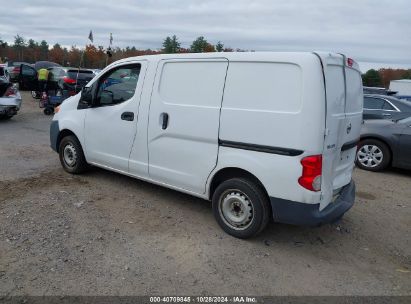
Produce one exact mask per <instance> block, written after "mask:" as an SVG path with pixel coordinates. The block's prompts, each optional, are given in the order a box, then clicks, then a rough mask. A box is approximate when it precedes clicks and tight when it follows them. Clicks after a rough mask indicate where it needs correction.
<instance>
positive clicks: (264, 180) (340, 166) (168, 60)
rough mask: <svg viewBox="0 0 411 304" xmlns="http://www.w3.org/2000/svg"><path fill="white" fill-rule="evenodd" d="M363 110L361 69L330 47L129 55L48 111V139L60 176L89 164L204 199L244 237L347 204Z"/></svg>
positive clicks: (316, 219) (320, 219)
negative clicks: (319, 49) (50, 113)
mask: <svg viewBox="0 0 411 304" xmlns="http://www.w3.org/2000/svg"><path fill="white" fill-rule="evenodd" d="M362 109H363V95H362V82H361V73H360V70H359V66H358V64H357V63H356V62H355V61H354V60H352V59H351V58H346V57H345V56H343V55H339V54H330V53H264V52H261V53H260V52H258V53H257V52H250V53H225V54H224V58H222V57H221V54H218V53H207V54H204V53H203V54H172V55H171V54H170V55H156V56H139V57H133V58H127V59H124V60H120V61H117V62H115V63H113V64H111V65H110V66H108V67H107V68H105V69H104V70H103V71H102V72H101V73H100V74H98V75H97V76H96V77H95V78H94V79H93V80H92V81H90V82H89V83H88V84H87V86H86V87H85V88H84V89H83V91H82V93H81V94H77V95H75V96H72V97H70V98H68V99H66V100H65V102H64V103H63V104H62V105H61V106H60V107H58V108H56V112H57V113H56V114H55V115H54V118H53V121H52V123H51V126H50V140H51V147H52V148H53V149H54V150H55V151H57V152H58V153H59V157H60V161H61V164H62V167H63V168H64V170H66V171H67V172H69V173H73V174H78V173H81V172H83V171H84V170H86V169H87V166H88V164H92V165H95V166H99V167H102V168H105V169H108V170H113V171H115V172H118V173H122V174H126V175H129V176H133V177H136V178H140V179H143V180H146V181H149V182H152V183H155V184H158V185H162V186H165V187H169V188H171V189H175V190H178V191H182V192H185V193H189V194H191V195H194V196H198V197H201V198H204V199H207V200H211V201H212V207H213V212H214V215H215V217H216V220H217V222H218V223H219V225H220V226H221V227H222V228H223V229H224V230H225V231H226V232H227V233H229V234H231V235H233V236H235V237H239V238H247V237H251V236H253V235H256V234H257V233H259V232H260V231H262V230H263V229H264V228H265V226H266V225H267V223H268V221H269V219H270V218H274V220H275V221H277V222H283V223H289V224H297V225H309V226H314V225H319V224H322V223H327V222H332V221H335V220H337V219H339V218H340V217H342V215H343V214H344V213H345V212H346V211H347V210H349V209H350V208H351V206H352V205H353V203H354V196H355V186H354V182H353V181H352V178H351V175H352V170H353V167H354V161H355V155H356V145H357V142H358V139H359V136H360V129H361V122H362ZM346 114H347V115H346Z"/></svg>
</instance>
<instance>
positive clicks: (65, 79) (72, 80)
mask: <svg viewBox="0 0 411 304" xmlns="http://www.w3.org/2000/svg"><path fill="white" fill-rule="evenodd" d="M63 81H64V82H65V83H68V84H75V83H76V81H75V80H74V79H72V78H70V77H67V76H64V77H63Z"/></svg>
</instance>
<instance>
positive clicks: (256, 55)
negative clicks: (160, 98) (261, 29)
mask: <svg viewBox="0 0 411 304" xmlns="http://www.w3.org/2000/svg"><path fill="white" fill-rule="evenodd" d="M313 55H315V56H317V55H318V56H320V57H321V59H325V58H331V59H333V60H335V59H337V58H339V59H340V60H341V56H343V55H342V54H337V53H331V52H211V53H179V54H158V55H144V56H136V57H129V58H124V59H120V60H118V61H115V62H113V63H112V64H110V66H112V65H115V64H118V63H125V62H130V61H134V60H141V59H144V60H148V61H159V60H163V59H174V58H175V59H180V58H181V59H184V58H185V59H207V58H226V59H228V60H230V61H237V60H238V61H247V60H253V61H269V62H270V61H271V62H272V61H279V62H293V61H297V60H301V59H308V58H313ZM352 62H353V68H355V69H357V70H359V66H358V63H356V62H355V61H352Z"/></svg>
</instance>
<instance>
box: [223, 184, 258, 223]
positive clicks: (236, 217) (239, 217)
mask: <svg viewBox="0 0 411 304" xmlns="http://www.w3.org/2000/svg"><path fill="white" fill-rule="evenodd" d="M218 211H219V213H220V216H221V218H222V219H223V221H224V223H225V224H226V225H228V226H229V227H231V228H232V229H235V230H245V229H247V228H248V227H250V225H251V224H252V222H253V221H254V207H253V203H252V202H251V200H250V199H249V198H248V196H247V195H246V194H245V193H243V192H242V191H239V190H237V189H230V190H226V191H225V192H224V193H223V194H222V195H221V196H220V200H219V203H218Z"/></svg>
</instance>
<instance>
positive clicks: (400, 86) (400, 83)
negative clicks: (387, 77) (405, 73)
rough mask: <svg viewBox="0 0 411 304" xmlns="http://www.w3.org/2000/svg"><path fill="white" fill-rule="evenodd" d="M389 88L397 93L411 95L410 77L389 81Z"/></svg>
mask: <svg viewBox="0 0 411 304" xmlns="http://www.w3.org/2000/svg"><path fill="white" fill-rule="evenodd" d="M390 90H392V91H396V92H397V93H398V95H411V79H397V80H391V81H390Z"/></svg>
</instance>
